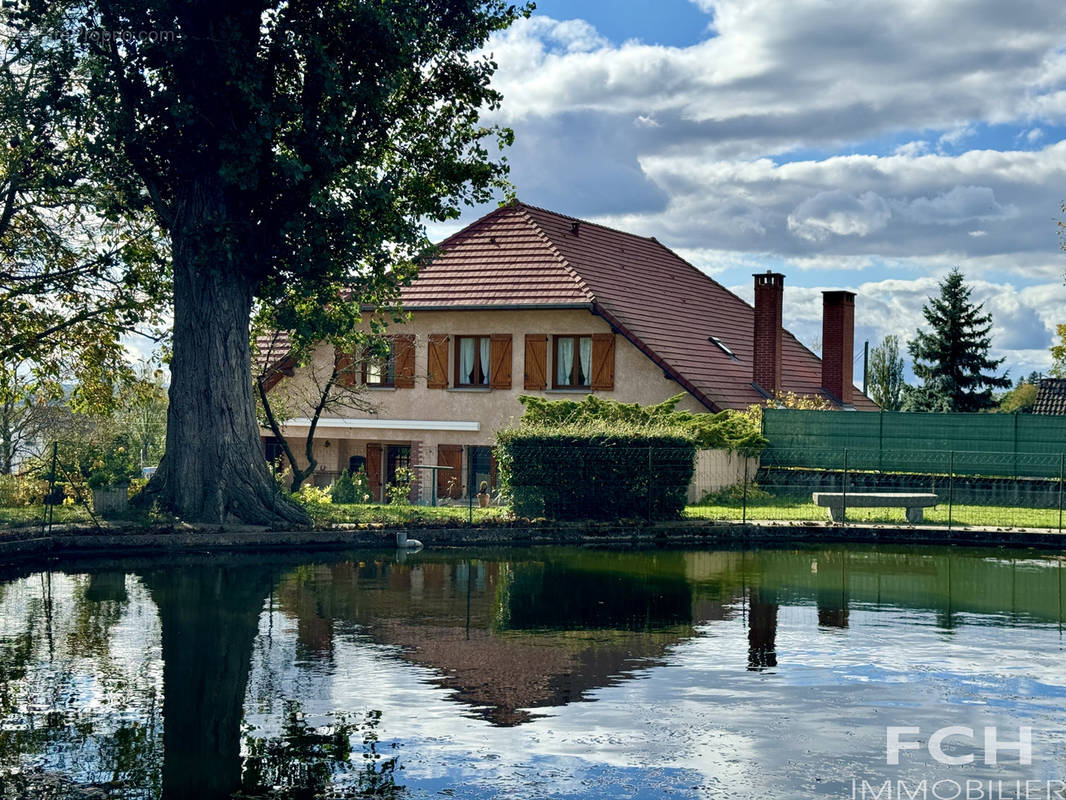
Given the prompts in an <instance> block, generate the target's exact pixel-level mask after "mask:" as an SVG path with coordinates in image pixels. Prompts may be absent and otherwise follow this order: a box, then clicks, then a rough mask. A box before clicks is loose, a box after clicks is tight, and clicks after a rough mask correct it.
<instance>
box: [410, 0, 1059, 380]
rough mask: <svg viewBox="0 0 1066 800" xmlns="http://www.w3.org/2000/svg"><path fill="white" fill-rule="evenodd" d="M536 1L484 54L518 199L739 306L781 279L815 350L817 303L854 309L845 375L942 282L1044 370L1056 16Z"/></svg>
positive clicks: (879, 0)
mask: <svg viewBox="0 0 1066 800" xmlns="http://www.w3.org/2000/svg"><path fill="white" fill-rule="evenodd" d="M537 6H538V7H537V10H536V11H535V12H534V14H533V16H532V17H530V18H529V19H525V20H520V21H519V22H517V23H516V24H515V25H513V26H512V27H511V28H509V29H508V30H506V31H502V32H499V33H497V34H496V35H495V36H494V37H493V39H492V41H491V42H490V44H489V46H488V47H487V48H486V49H487V51H488V52H491V53H492V55H493V57H494V58H495V60H496V61H497V63H498V64H499V69H498V72H497V73H496V77H495V80H494V84H495V86H496V87H497V88H498V89H500V90H501V91H502V92H503V94H504V102H503V105H502V108H501V109H500V110H499V111H498V112H495V113H493V114H492V115H491V117H490V118H489V121H492V122H496V123H499V124H504V125H507V126H510V127H511V128H513V130H514V132H515V137H516V140H515V144H514V146H513V147H512V148H510V150H509V151H508V152H507V159H508V162H509V164H510V166H511V176H510V177H511V181H512V183H513V184H514V186H515V189H516V192H517V196H518V198H519V199H520V200H522V201H523V202H526V203H531V204H534V205H538V206H543V207H546V208H549V209H551V210H553V211H558V212H561V213H565V214H570V215H573V216H577V217H581V218H583V219H588V220H592V221H596V222H601V223H603V224H607V225H611V226H614V227H618V228H621V229H623V230H627V231H631V232H633V233H638V234H642V235H646V236H655V237H657V238H658V239H659V240H660V241H661V242H663V243H664V244H665V245H667V246H668V247H670V248H671V249H673V250H675V251H676V252H677V253H679V254H680V255H681V256H682V257H684V258H686V259H688V260H689V261H690V262H691V263H693V264H694V265H696V266H697V267H699V268H701V269H703V270H704V271H706V272H707V273H708V274H710V275H712V276H713V277H714V278H715V279H716V280H718V281H719V282H721V283H722V284H724V285H725V286H726V287H728V288H730V289H732V290H733V291H735V292H736V293H737V294H739V295H741V296H742V297H744V298H745V299H747V300H749V301H750V300H751V298H752V277H751V276H752V273H754V272H764V271H766V270H767V269H772V270H776V271H780V272H783V273H784V274H785V275H786V279H785V325H786V327H787V328H789V329H790V330H791V331H792V332H793V333H795V334H796V335H797V336H799V338H800V339H801V340H802V341H804V342H805V343H806V344H808V345H811V346H813V347H814V348H815V349H818V348H819V347H820V341H819V340H820V336H821V292H822V291H823V290H825V289H849V290H851V291H854V292H856V293H857V298H856V353H857V358H858V359H861V350H862V342H863V341H865V340H869V341H870V343H871V346H874V345H876V344H877V343H879V342H880V341H881V340H882V338H883V337H884V336H885V335H887V334H890V333H895V334H898V335H900V336H902V337H903V339H904V340H907V339H910V338H913V337H914V335H915V331H916V329H917V328H918V327H920V326H922V325H923V324H924V321H923V319H922V315H921V309H922V305H923V303H924V302H925V301H926V299H927V298H929V297H930V295H933V294H935V293H936V291H937V284H938V281H939V280H941V279H942V278H943V277H944V275H945V274H946V273H947V272H948V271H949V270H950V269H951V268H953V267H958V268H960V269H961V270H962V272H963V273H964V275H965V276H966V279H967V282H968V283H969V284H970V285H971V286H972V288H973V298H974V299H975V300H976V301H978V302H982V303H984V306H985V309H986V310H987V311H989V312H990V313H991V314H992V317H993V330H992V337H993V339H992V346H993V353H994V354H995V355H997V356H1002V357H1005V358H1006V361H1005V363H1004V365H1003V369H1008V368H1009V370H1010V375H1011V377H1013V378H1018V377H1021V376H1024V375H1026V374H1028V373H1029V372H1030V371H1034V370H1036V371H1045V370H1046V369H1047V368H1048V366H1049V363H1050V359H1049V355H1048V347H1049V346H1050V345H1051V342H1052V337H1053V333H1054V330H1055V325H1056V324H1059V323H1066V308H1064V307H1063V306H1064V303H1066V284H1064V275H1066V252H1063V251H1062V249H1061V248H1060V239H1059V236H1058V226H1057V222H1058V221H1059V220H1060V219H1063V217H1064V215H1063V213H1062V211H1061V205H1062V203H1063V202H1064V201H1066V3H1064V2H1062V0H1026V2H1023V3H1006V2H1003V0H876V2H874V1H873V0H645V1H644V2H641V1H640V0H540V2H538V3H537ZM488 210H489V207H485V206H483V207H479V208H475V209H470V210H469V211H468V213H466V214H464V216H463V218H462V219H461V220H460V221H459V222H458V223H457V224H449V225H439V226H431V227H430V228H429V233H430V235H431V237H432V238H434V239H435V240H438V239H440V238H443V236H445V235H447V234H449V233H451V232H453V231H455V230H458V229H459V228H460V227H462V226H463V225H465V224H468V223H469V222H472V221H473V220H474V219H476V218H477V217H479V216H480V215H481V214H483V213H486V212H487V211H488ZM860 369H861V367H860Z"/></svg>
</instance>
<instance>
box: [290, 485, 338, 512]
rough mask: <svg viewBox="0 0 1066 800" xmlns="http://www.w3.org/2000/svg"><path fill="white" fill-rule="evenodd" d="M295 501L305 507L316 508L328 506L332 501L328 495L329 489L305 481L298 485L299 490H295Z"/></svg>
mask: <svg viewBox="0 0 1066 800" xmlns="http://www.w3.org/2000/svg"><path fill="white" fill-rule="evenodd" d="M293 497H295V499H296V502H298V503H299V504H300V505H302V506H304V507H305V508H308V509H310V508H317V507H319V506H328V505H329V504H330V503H332V502H333V497H332V496H331V495H330V491H329V489H325V488H323V487H321V486H314V485H313V484H310V483H305V484H304V485H303V486H301V487H300V491H298V492H296V494H295V495H293Z"/></svg>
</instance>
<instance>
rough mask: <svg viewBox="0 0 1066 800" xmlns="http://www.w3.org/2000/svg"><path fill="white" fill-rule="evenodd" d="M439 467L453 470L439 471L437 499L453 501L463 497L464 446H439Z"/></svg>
mask: <svg viewBox="0 0 1066 800" xmlns="http://www.w3.org/2000/svg"><path fill="white" fill-rule="evenodd" d="M437 466H438V467H451V469H439V470H437V497H450V498H452V499H453V500H457V499H458V498H460V497H462V496H463V446H462V445H461V444H439V445H437Z"/></svg>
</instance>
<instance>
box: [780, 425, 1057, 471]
mask: <svg viewBox="0 0 1066 800" xmlns="http://www.w3.org/2000/svg"><path fill="white" fill-rule="evenodd" d="M763 434H764V435H765V436H766V438H767V439H768V440H769V442H770V444H769V446H768V447H767V448H766V450H765V451H764V453H763V458H762V461H763V464H764V465H774V466H782V467H785V466H787V467H809V468H814V469H844V468H849V469H853V470H878V471H884V472H937V473H942V472H948V471H950V472H952V473H953V474H955V475H997V476H1004V477H1015V478H1018V477H1025V478H1059V477H1060V474H1061V470H1062V462H1063V453H1066V417H1057V416H1047V415H1043V414H961V413H945V414H918V413H903V412H899V411H882V412H879V413H866V412H836V411H798V410H790V409H766V410H764V411H763ZM949 462H950V463H949Z"/></svg>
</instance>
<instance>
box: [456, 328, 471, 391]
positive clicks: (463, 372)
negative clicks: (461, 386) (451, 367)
mask: <svg viewBox="0 0 1066 800" xmlns="http://www.w3.org/2000/svg"><path fill="white" fill-rule="evenodd" d="M473 382H474V340H473V338H471V337H469V336H466V337H462V338H460V339H459V383H466V384H470V383H473Z"/></svg>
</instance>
